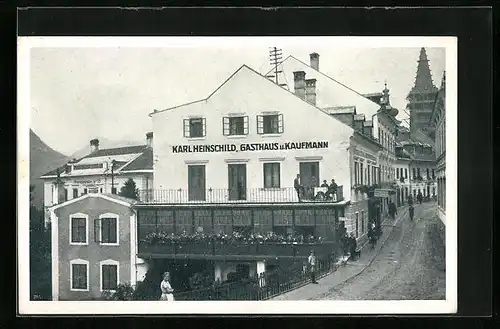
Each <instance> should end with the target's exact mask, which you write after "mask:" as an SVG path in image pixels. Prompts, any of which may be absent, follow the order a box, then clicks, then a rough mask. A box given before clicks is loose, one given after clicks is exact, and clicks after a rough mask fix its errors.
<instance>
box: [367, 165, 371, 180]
mask: <svg viewBox="0 0 500 329" xmlns="http://www.w3.org/2000/svg"><path fill="white" fill-rule="evenodd" d="M366 167H367V168H366V184H368V185H370V169H371V168H370V165H367V166H366Z"/></svg>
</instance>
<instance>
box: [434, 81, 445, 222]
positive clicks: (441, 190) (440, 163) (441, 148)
mask: <svg viewBox="0 0 500 329" xmlns="http://www.w3.org/2000/svg"><path fill="white" fill-rule="evenodd" d="M431 123H432V125H433V127H434V129H435V135H436V140H435V150H436V162H437V164H436V176H437V189H438V213H439V218H440V219H441V220H442V221H443V223H445V217H446V79H445V74H443V79H442V81H441V87H440V88H439V91H438V93H437V95H436V100H435V103H434V110H433V112H432V117H431Z"/></svg>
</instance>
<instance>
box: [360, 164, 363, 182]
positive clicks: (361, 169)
mask: <svg viewBox="0 0 500 329" xmlns="http://www.w3.org/2000/svg"><path fill="white" fill-rule="evenodd" d="M359 173H360V175H359V176H360V180H361V185H363V164H362V163H360V164H359Z"/></svg>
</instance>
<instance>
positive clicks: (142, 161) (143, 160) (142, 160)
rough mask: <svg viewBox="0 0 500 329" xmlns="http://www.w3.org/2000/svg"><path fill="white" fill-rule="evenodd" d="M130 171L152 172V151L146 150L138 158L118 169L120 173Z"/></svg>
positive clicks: (150, 149)
mask: <svg viewBox="0 0 500 329" xmlns="http://www.w3.org/2000/svg"><path fill="white" fill-rule="evenodd" d="M131 170H153V149H152V148H146V149H145V150H144V151H143V152H142V154H141V155H140V156H139V157H138V158H136V159H134V160H132V162H130V163H129V164H128V165H126V166H125V167H123V168H121V169H120V171H131Z"/></svg>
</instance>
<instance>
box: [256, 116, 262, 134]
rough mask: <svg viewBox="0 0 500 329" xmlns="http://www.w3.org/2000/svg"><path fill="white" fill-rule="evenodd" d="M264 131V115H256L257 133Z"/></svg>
mask: <svg viewBox="0 0 500 329" xmlns="http://www.w3.org/2000/svg"><path fill="white" fill-rule="evenodd" d="M263 133H264V116H262V115H257V134H259V135H262V134H263Z"/></svg>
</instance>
